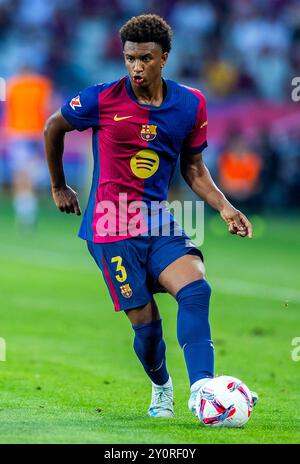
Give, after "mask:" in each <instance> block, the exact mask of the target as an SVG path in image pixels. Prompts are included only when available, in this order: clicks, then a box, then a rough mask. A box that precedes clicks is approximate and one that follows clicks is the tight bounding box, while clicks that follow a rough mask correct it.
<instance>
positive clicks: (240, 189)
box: [0, 0, 300, 212]
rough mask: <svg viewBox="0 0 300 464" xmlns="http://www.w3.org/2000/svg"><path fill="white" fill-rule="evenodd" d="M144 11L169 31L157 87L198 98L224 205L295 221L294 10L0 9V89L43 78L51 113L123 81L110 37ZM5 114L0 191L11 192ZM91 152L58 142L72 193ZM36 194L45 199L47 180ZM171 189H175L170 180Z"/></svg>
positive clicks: (8, 0)
mask: <svg viewBox="0 0 300 464" xmlns="http://www.w3.org/2000/svg"><path fill="white" fill-rule="evenodd" d="M144 12H154V13H158V14H160V15H162V16H164V17H165V18H166V19H167V20H168V21H169V23H170V24H171V26H172V27H173V29H174V41H173V49H172V51H171V54H170V57H169V60H168V65H167V66H166V68H165V77H166V78H171V79H174V80H179V81H180V82H182V83H185V84H187V85H190V86H194V87H197V88H200V89H201V90H202V91H203V93H204V94H205V96H206V98H207V101H208V112H209V148H208V149H207V150H206V152H205V160H206V162H207V164H208V166H209V168H210V170H211V172H212V174H213V176H214V178H215V179H216V180H217V181H218V182H219V184H220V186H221V187H222V188H223V189H224V190H225V192H226V193H227V195H228V196H229V197H231V198H233V199H234V200H236V201H238V202H239V201H241V200H243V202H242V203H243V206H244V203H246V207H249V210H251V211H263V210H264V211H266V210H270V211H272V212H274V210H283V211H285V212H286V211H287V209H298V210H299V207H300V126H299V103H296V102H293V101H292V99H291V92H292V86H291V81H292V78H293V77H295V76H300V4H299V1H297V0H233V1H229V0H215V1H213V2H208V1H205V0H204V1H194V0H180V1H179V0H164V1H157V0H146V1H144V0H126V1H124V0H111V1H107V0H65V1H58V0H53V1H51V2H46V1H43V0H1V1H0V75H1V77H3V78H4V79H6V80H9V79H10V78H11V77H13V76H16V75H18V73H19V72H20V69H21V68H22V67H24V65H26V66H29V67H30V68H31V69H32V70H34V71H35V72H37V73H41V74H43V75H45V76H47V77H48V78H49V79H50V83H51V85H52V88H53V94H52V96H51V109H50V110H56V109H57V108H58V107H59V106H60V104H61V103H62V102H64V101H65V100H66V99H67V98H69V97H70V96H73V95H76V94H77V93H78V91H79V90H80V89H82V88H84V87H87V86H89V85H92V84H94V83H96V82H100V81H101V82H106V81H110V80H114V79H118V78H119V77H120V76H122V75H124V74H125V71H126V70H125V68H124V65H123V61H122V53H121V45H120V41H119V38H118V29H119V27H120V26H121V25H122V24H123V23H124V22H125V21H126V20H127V19H129V18H130V17H131V16H132V15H137V14H141V13H144ZM27 105H28V112H29V113H30V108H29V106H30V104H29V101H28V102H27ZM4 107H5V104H4V103H2V105H1V109H2V111H1V114H2V118H1V127H0V131H1V132H0V185H1V189H2V190H3V189H7V188H9V186H10V182H11V172H10V163H9V153H8V149H7V147H8V144H7V138H6V136H7V130H5V119H4ZM78 139H79V140H78ZM79 141H80V143H79ZM89 146H90V134H89V133H84V134H79V135H76V136H75V137H74V136H73V134H72V137H67V145H66V155H65V162H66V170H67V174H68V179H69V182H70V183H71V184H72V185H74V186H75V188H76V187H77V188H80V189H82V188H84V187H86V185H87V177H86V176H85V175H83V174H84V173H86V174H87V172H88V171H87V169H88V160H89V159H90V153H89V149H88V148H89ZM38 185H39V188H40V189H41V191H43V190H44V189H45V188H46V189H48V176H47V174H46V173H45V172H44V176H40V177H39V179H38ZM173 188H185V187H184V182H183V181H182V180H180V176H179V175H178V173H177V175H175V177H174V182H173ZM187 194H188V190H186V191H185V195H187Z"/></svg>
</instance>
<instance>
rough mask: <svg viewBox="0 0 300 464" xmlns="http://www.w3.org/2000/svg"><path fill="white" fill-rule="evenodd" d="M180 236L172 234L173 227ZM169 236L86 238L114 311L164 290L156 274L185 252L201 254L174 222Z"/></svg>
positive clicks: (131, 307)
mask: <svg viewBox="0 0 300 464" xmlns="http://www.w3.org/2000/svg"><path fill="white" fill-rule="evenodd" d="M175 229H176V230H177V231H180V233H181V235H174V230H175ZM171 232H172V233H171V234H170V236H157V237H156V236H142V235H139V236H137V237H132V238H129V239H126V240H120V241H118V242H111V243H94V242H91V241H87V246H88V249H89V251H90V253H91V255H92V256H93V258H94V260H95V261H96V263H97V265H98V266H99V267H100V269H101V271H102V273H103V276H104V280H105V282H106V285H107V287H108V290H109V293H110V296H111V299H112V301H113V303H114V306H115V310H116V311H122V310H126V309H133V308H138V307H140V306H144V305H146V304H147V303H149V301H151V299H152V295H153V294H154V293H159V292H165V291H166V290H165V289H164V288H162V287H161V286H160V285H159V283H158V278H159V275H160V273H161V272H162V271H163V270H164V269H165V268H166V267H167V266H169V264H171V263H172V262H173V261H175V260H176V259H178V258H180V257H181V256H184V255H186V254H196V255H198V256H200V258H201V259H202V260H203V255H202V253H201V251H200V250H198V248H197V247H196V245H195V244H194V243H193V242H192V240H191V239H190V238H189V237H188V236H187V235H186V234H185V232H184V231H183V230H182V229H181V228H180V226H179V225H178V224H177V223H175V224H174V225H173V227H172V229H171Z"/></svg>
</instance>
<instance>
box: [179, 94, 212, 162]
mask: <svg viewBox="0 0 300 464" xmlns="http://www.w3.org/2000/svg"><path fill="white" fill-rule="evenodd" d="M199 96H200V100H199V104H198V111H197V117H196V122H195V124H194V127H193V129H192V130H191V132H190V133H189V135H188V137H187V138H186V140H185V143H184V147H183V151H184V153H187V154H189V155H195V154H196V153H201V152H202V151H203V150H204V148H206V147H207V112H206V100H205V97H204V96H203V95H202V93H200V92H199Z"/></svg>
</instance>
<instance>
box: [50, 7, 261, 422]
mask: <svg viewBox="0 0 300 464" xmlns="http://www.w3.org/2000/svg"><path fill="white" fill-rule="evenodd" d="M120 36H121V40H122V43H123V53H124V60H125V65H126V68H127V71H128V75H126V76H125V77H122V78H121V79H120V80H117V81H115V82H111V83H102V84H96V85H94V86H92V87H89V88H87V89H85V90H83V91H82V92H80V93H79V95H77V96H75V97H74V98H72V99H71V100H70V101H68V102H67V103H66V104H65V105H64V106H63V107H62V108H61V110H60V111H58V112H56V113H55V114H53V115H52V116H51V117H50V118H49V120H48V121H47V124H46V128H45V144H46V153H47V161H48V166H49V171H50V176H51V184H52V195H53V199H54V202H55V204H56V206H57V207H58V208H59V209H60V211H62V212H66V213H75V214H77V215H80V214H81V210H80V206H79V203H78V199H77V194H76V192H75V191H74V190H72V189H71V188H70V187H69V186H68V185H67V183H66V179H65V176H64V170H63V163H62V157H63V150H64V143H63V141H64V135H65V133H66V132H69V131H72V130H74V129H76V130H79V131H83V130H85V129H87V128H93V154H94V173H93V181H92V187H91V193H90V197H89V200H88V204H87V208H86V210H85V213H84V217H83V221H82V224H81V228H80V231H79V236H80V237H81V238H83V239H84V240H86V241H87V246H88V249H89V251H90V253H91V255H92V256H93V258H94V259H95V261H96V263H97V265H98V266H99V268H100V269H101V271H102V273H103V276H104V280H105V282H106V284H107V287H108V290H109V292H110V295H111V298H112V300H113V303H114V306H115V310H116V311H121V310H124V311H125V313H126V315H127V316H128V319H129V321H130V322H131V324H132V328H133V331H134V350H135V352H136V355H137V357H138V358H139V360H140V362H141V363H142V365H143V367H144V369H145V372H146V374H147V375H148V376H149V378H150V380H151V381H152V400H151V404H150V407H149V410H148V414H149V415H150V416H154V417H171V416H173V415H174V411H173V387H172V380H171V377H170V375H169V373H168V369H167V364H166V346H165V342H164V338H163V331H162V321H161V317H160V313H159V309H158V307H157V305H156V303H155V300H154V297H153V295H154V293H157V292H159V291H167V292H168V293H170V294H171V295H172V296H173V297H174V298H175V299H176V300H177V303H178V323H177V335H178V341H179V343H180V346H181V347H182V349H183V352H184V357H185V362H186V366H187V371H188V375H189V380H190V388H191V396H190V399H189V402H188V406H189V409H190V410H191V411H192V412H195V398H196V394H197V392H198V390H199V388H200V387H201V386H202V385H203V384H204V382H206V381H207V379H209V378H212V377H213V375H214V348H213V342H212V340H211V332H210V325H209V300H210V294H211V288H210V286H209V284H208V282H207V281H206V279H205V269H204V264H203V256H202V253H201V252H200V250H198V249H197V247H195V245H194V244H193V243H192V242H191V240H190V239H189V237H187V235H186V234H185V232H184V231H183V230H181V229H180V227H179V225H178V224H177V223H176V221H175V219H174V217H173V216H172V215H171V214H170V213H168V210H167V209H165V210H164V208H162V210H163V212H164V214H162V215H159V216H158V215H157V217H156V222H155V224H154V225H153V224H152V221H149V217H150V216H151V215H152V212H151V214H148V213H149V211H150V209H151V206H152V204H153V201H159V202H164V201H165V200H166V198H167V193H168V186H169V181H170V178H171V175H172V173H173V170H174V168H175V164H176V161H177V159H178V157H179V156H180V159H181V172H182V175H183V177H184V179H185V180H186V182H187V183H188V185H189V186H190V187H191V189H192V190H193V191H194V192H195V193H196V194H197V195H198V196H199V197H200V198H202V199H203V200H205V201H206V202H207V203H208V204H210V205H211V206H212V207H213V208H215V209H217V210H218V211H219V212H220V214H221V217H222V218H223V219H224V221H225V222H226V224H227V226H228V229H229V232H230V233H232V234H236V235H239V236H240V237H246V236H248V237H249V238H251V237H252V227H251V224H250V222H249V221H248V219H247V218H246V217H245V216H244V214H242V213H241V212H240V211H238V210H237V209H235V208H234V207H233V206H232V205H231V204H230V203H229V202H228V200H227V199H226V198H225V196H224V195H223V193H222V192H221V191H220V190H219V189H218V188H217V186H216V185H215V183H214V182H213V180H212V178H211V176H210V173H209V171H208V169H207V167H206V166H205V164H204V161H203V158H202V151H203V150H204V148H205V147H206V146H207V140H206V131H207V116H206V105H205V98H204V96H203V95H202V93H201V92H200V91H199V90H196V89H192V88H188V87H186V86H184V85H180V84H178V83H176V82H174V81H171V80H165V79H163V78H162V70H163V68H164V66H165V64H166V62H167V58H168V54H169V52H170V49H171V37H172V31H171V28H170V26H169V25H168V24H167V23H166V22H165V21H164V20H163V19H162V18H161V17H159V16H157V15H152V14H147V15H141V16H137V17H133V18H131V19H130V20H129V21H128V22H127V23H126V24H125V25H124V26H123V27H122V28H121V30H120ZM125 197H126V200H127V202H128V203H127V206H124V203H122V202H120V198H121V199H122V200H124V198H125ZM133 202H134V203H133ZM136 204H137V205H140V207H141V209H143V207H142V206H143V205H145V204H146V206H147V207H148V208H149V211H148V212H147V211H146V212H145V208H144V210H143V214H142V216H141V215H140V216H139V221H137V222H139V225H138V224H137V223H136V221H135V219H136V217H135V215H134V212H135V208H134V207H133V206H136ZM128 205H129V206H128ZM146 209H147V208H146ZM154 209H155V208H154ZM156 213H157V211H156ZM147 214H148V216H147ZM154 216H155V215H154ZM149 222H150V225H149ZM133 225H135V226H136V227H133ZM166 225H168V226H169V228H170V234H168V235H167V234H165V233H164V226H166Z"/></svg>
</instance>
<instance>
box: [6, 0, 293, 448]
mask: <svg viewBox="0 0 300 464" xmlns="http://www.w3.org/2000/svg"><path fill="white" fill-rule="evenodd" d="M148 12H152V13H158V14H160V15H162V16H164V17H165V18H166V19H167V20H168V22H169V23H170V24H171V26H172V27H173V30H174V42H173V49H172V51H171V54H170V57H169V60H168V65H167V66H166V68H165V74H164V76H165V77H166V78H170V79H174V80H178V81H180V82H182V83H184V84H187V85H190V86H194V87H197V88H200V89H201V90H202V91H203V93H204V95H205V96H206V98H207V104H208V115H209V125H208V143H209V146H208V148H207V149H206V150H205V152H204V153H205V155H204V159H205V162H206V163H207V165H208V167H209V169H210V171H211V173H212V175H213V177H214V179H215V180H216V181H217V183H218V184H219V185H220V186H221V187H222V189H223V190H224V192H225V193H226V194H227V196H228V197H229V198H230V199H232V201H233V203H234V204H235V205H237V206H239V207H240V208H241V209H242V210H243V211H245V212H247V213H248V214H250V217H251V219H252V220H253V223H254V240H253V241H250V240H249V241H248V240H241V239H239V238H237V237H232V236H230V235H229V234H227V232H226V228H225V227H224V224H223V223H222V222H221V220H220V219H219V218H218V215H217V214H212V211H211V210H209V209H207V213H208V215H207V216H206V217H205V219H207V220H206V221H205V242H204V245H203V251H204V255H205V258H206V262H207V269H208V278H209V280H210V283H211V284H212V287H213V289H214V292H213V297H212V313H211V321H212V329H213V334H214V342H215V349H216V373H219V374H222V373H224V374H230V375H236V376H237V377H241V378H242V379H243V380H244V381H245V382H246V383H248V384H249V386H250V387H252V388H253V389H257V390H258V392H259V393H260V395H261V405H260V406H259V407H258V409H257V411H255V414H254V417H253V419H252V420H251V421H250V423H249V426H247V427H246V428H245V430H243V431H218V432H216V431H208V432H207V433H203V431H201V433H199V430H198V428H196V427H194V424H193V425H192V417H191V416H190V413H189V412H188V411H187V408H186V401H187V398H188V382H187V376H186V373H185V366H184V363H183V359H182V355H181V353H180V349H179V346H178V344H177V341H176V317H175V311H176V308H175V303H174V301H173V300H171V298H170V297H169V296H168V295H160V296H159V297H158V302H159V305H160V307H161V308H162V312H163V318H164V324H165V327H166V328H167V329H166V331H165V334H166V340H167V346H168V359H169V366H170V369H171V371H172V373H173V380H174V384H175V401H176V411H177V414H178V416H177V417H178V420H177V421H176V422H173V423H172V424H169V423H166V422H165V423H163V424H162V423H161V424H155V428H154V427H153V425H152V423H149V421H147V418H144V412H145V411H146V409H147V406H148V399H149V395H150V387H149V384H148V382H147V379H146V378H145V376H144V375H143V373H142V368H141V367H140V366H139V364H138V363H137V361H136V359H135V356H134V353H133V350H132V346H131V345H132V334H131V331H130V327H129V326H128V322H127V321H126V320H125V319H126V318H125V317H122V315H121V316H120V315H116V314H115V313H114V312H113V309H112V305H111V302H110V299H109V296H108V292H107V290H106V288H105V286H104V283H103V281H102V279H101V278H100V276H99V272H98V269H97V268H96V266H95V265H94V264H93V263H92V260H91V259H90V258H89V256H88V254H87V250H86V249H85V246H84V243H82V242H81V241H79V240H78V239H77V238H76V231H77V229H78V227H79V218H77V217H74V216H67V215H61V214H60V213H59V212H58V211H56V209H55V206H54V204H53V203H52V200H51V196H50V189H49V187H50V184H49V176H48V172H47V168H46V163H45V158H44V153H43V148H41V145H40V144H41V141H42V127H43V124H44V121H45V118H46V117H47V114H49V113H50V112H52V111H55V110H56V109H58V108H59V107H60V105H61V104H62V103H63V102H64V101H65V100H66V99H67V98H69V97H71V96H74V95H77V94H78V91H79V90H81V89H82V88H84V87H86V86H89V85H92V84H94V83H96V82H105V81H110V80H114V79H118V78H119V77H120V76H123V75H124V74H125V71H126V70H125V67H124V65H123V61H122V53H121V47H120V42H119V38H118V30H119V28H120V26H121V25H122V24H123V23H124V22H125V21H126V20H127V19H129V18H130V17H131V16H132V15H138V14H142V13H148ZM25 68H27V72H28V70H30V72H31V73H35V75H36V76H38V79H40V80H39V83H38V85H37V87H35V86H32V88H31V91H29V90H28V88H27V90H26V92H25V93H23V94H22V98H20V96H18V94H17V98H16V99H15V100H14V98H12V97H10V90H11V84H12V83H14V82H16V80H19V79H20V80H21V82H22V79H23V74H22V73H23V72H24V69H25ZM0 76H1V77H2V78H4V79H5V81H6V83H7V101H6V102H5V101H0V226H1V227H0V261H1V266H0V306H1V314H0V337H2V338H3V339H4V340H5V341H6V344H7V362H0V373H1V375H0V391H1V402H0V419H1V420H0V442H7V443H13V442H26V443H28V442H40V443H46V442H47V443H49V442H57V443H66V442H67V443H72V442H85V443H91V442H102V443H118V442H123V443H137V442H143V443H151V442H152V443H160V442H163V443H188V442H190V443H198V442H199V443H200V442H201V443H202V442H203V443H204V442H205V443H228V442H230V443H240V442H243V443H287V442H293V443H296V442H297V443H299V441H300V438H299V437H300V431H299V420H298V419H299V413H298V412H297V409H298V408H299V381H298V380H297V379H299V363H297V362H293V360H292V359H291V349H292V345H291V343H292V340H294V339H295V337H297V336H298V337H299V335H300V333H299V303H300V291H299V265H298V263H299V259H300V255H299V252H300V247H299V245H300V225H299V224H300V223H299V209H300V124H299V121H300V118H299V105H300V102H295V101H292V98H291V92H292V86H291V81H292V79H293V77H295V76H300V2H299V0H231V1H229V0H214V1H205V0H204V1H201V0H199V1H194V0H159V1H158V0H109V1H108V0H63V1H59V0H52V1H45V0H0ZM35 85H36V82H35ZM36 88H39V89H40V90H41V89H43V91H42V92H43V97H41V98H40V97H39V93H36V90H35V89H36ZM27 92H29V93H27ZM33 100H34V101H36V102H37V107H38V108H39V111H40V113H39V115H38V117H33V115H32V111H31V109H32V101H33ZM16 101H17V106H18V104H19V103H20V104H21V107H22V108H21V110H20V114H22V118H21V121H20V120H18V118H16V116H15V115H16V114H18V108H16V106H15V103H14V102H16ZM19 109H20V107H19ZM90 135H91V134H90V132H89V131H86V132H84V133H77V132H73V133H72V134H67V136H66V144H65V157H64V162H65V170H66V175H67V180H68V183H69V185H71V186H72V187H73V188H75V189H77V190H78V192H79V198H80V201H81V206H82V207H84V206H85V202H86V198H87V193H88V190H89V186H90V179H91V168H92V166H91V162H92V156H91V137H90ZM15 139H17V140H18V139H22V140H23V141H24V140H25V141H26V140H27V141H29V140H30V143H32V142H33V144H32V145H30V144H29V145H27V148H28V147H30V146H32V150H35V151H37V152H38V154H37V157H38V158H39V160H40V163H39V165H38V169H37V170H36V176H35V177H34V182H35V187H36V189H37V191H38V201H39V203H40V209H39V216H38V225H37V228H35V229H34V230H33V231H32V233H29V232H30V231H28V233H26V230H25V229H22V228H21V229H18V228H15V227H14V225H15V224H14V210H13V204H14V202H13V185H12V184H13V183H14V180H13V166H14V163H15V162H18V159H17V160H16V157H18V156H19V155H18V153H19V152H18V150H15V148H14V145H12V144H11V140H15ZM16 155H17V156H16ZM19 161H20V162H22V154H20V159H19ZM171 198H182V199H190V198H194V196H193V195H192V192H191V191H190V190H189V189H188V187H187V186H185V184H184V182H183V180H182V179H181V178H180V174H179V172H178V171H177V172H176V173H175V176H174V179H173V183H172V191H171ZM112 333H113V334H114V336H113V337H112ZM295 356H296V355H295ZM2 358H3V353H2ZM296 358H297V356H296ZM296 358H295V359H294V361H296V360H297V359H296ZM0 360H1V356H0ZM112 366H118V367H117V368H116V370H115V371H112ZM120 385H121V387H120ZM114 390H118V407H117V408H116V405H115V400H114V397H113V391H114ZM133 397H134V398H135V401H134V403H132V401H131V399H132V398H133ZM128 398H129V401H128ZM137 430H138V434H137ZM120 431H121V433H120ZM210 432H212V433H210Z"/></svg>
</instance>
